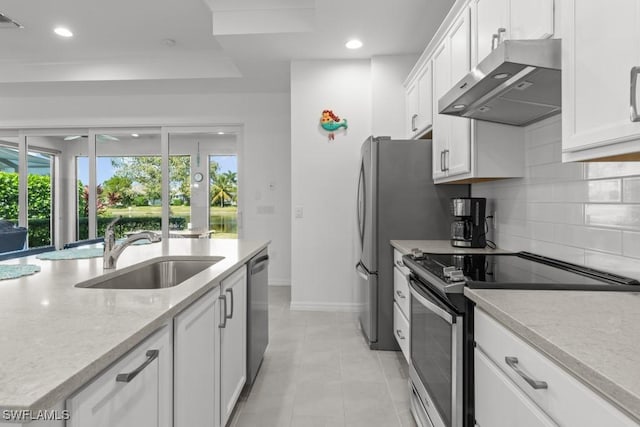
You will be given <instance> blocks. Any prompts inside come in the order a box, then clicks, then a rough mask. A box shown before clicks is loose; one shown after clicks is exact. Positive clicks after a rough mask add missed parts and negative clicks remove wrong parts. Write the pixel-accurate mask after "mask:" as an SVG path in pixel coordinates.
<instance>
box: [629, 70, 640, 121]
mask: <svg viewBox="0 0 640 427" xmlns="http://www.w3.org/2000/svg"><path fill="white" fill-rule="evenodd" d="M638 73H640V67H639V66H635V67H631V84H630V85H629V87H630V92H631V101H630V103H629V104H630V106H631V121H632V122H640V115H638V99H637V97H636V87H637V83H638Z"/></svg>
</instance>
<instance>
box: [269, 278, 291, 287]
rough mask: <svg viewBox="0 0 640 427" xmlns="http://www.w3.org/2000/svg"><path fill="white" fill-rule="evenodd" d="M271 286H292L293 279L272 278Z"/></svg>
mask: <svg viewBox="0 0 640 427" xmlns="http://www.w3.org/2000/svg"><path fill="white" fill-rule="evenodd" d="M269 286H291V280H286V279H271V280H269Z"/></svg>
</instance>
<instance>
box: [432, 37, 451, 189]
mask: <svg viewBox="0 0 640 427" xmlns="http://www.w3.org/2000/svg"><path fill="white" fill-rule="evenodd" d="M449 57H450V54H449V50H448V49H447V43H446V42H445V41H443V42H442V43H441V44H440V46H438V48H437V49H436V50H435V52H434V53H433V95H434V96H433V108H434V110H435V111H436V114H434V117H433V128H434V129H435V132H434V133H433V179H434V180H437V179H441V178H445V177H446V176H447V171H446V169H445V166H446V159H445V157H446V154H447V150H448V148H449V128H450V123H451V116H445V115H444V114H437V108H438V99H439V98H440V97H441V96H442V95H444V94H445V93H446V92H447V90H449V87H450V83H449V82H450V78H449V68H450V65H449V64H450V60H449Z"/></svg>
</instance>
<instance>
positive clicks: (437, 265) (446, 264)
mask: <svg viewBox="0 0 640 427" xmlns="http://www.w3.org/2000/svg"><path fill="white" fill-rule="evenodd" d="M403 262H404V263H405V264H406V265H407V267H409V269H410V270H411V271H412V272H413V273H414V274H415V275H417V276H418V277H421V278H422V279H426V280H428V281H429V280H430V279H431V280H433V276H435V278H436V279H437V280H439V281H440V282H442V283H441V284H442V285H445V286H444V287H445V288H450V289H451V290H452V291H453V289H458V292H460V291H461V289H459V286H447V285H456V284H463V285H464V286H468V287H469V288H475V289H549V290H594V291H595V290H602V291H634V292H640V282H638V281H637V280H635V279H631V278H628V277H623V276H619V275H616V274H612V273H607V272H603V271H598V270H594V269H591V268H588V267H583V266H579V265H576V264H571V263H568V262H564V261H560V260H556V259H552V258H547V257H543V256H540V255H536V254H532V253H528V252H519V253H514V254H499V255H485V254H464V255H459V254H455V255H453V254H421V253H419V252H418V253H416V254H415V255H405V256H404V257H403ZM425 272H427V273H428V274H426V275H425V274H424V273H425Z"/></svg>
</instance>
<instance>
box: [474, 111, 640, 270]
mask: <svg viewBox="0 0 640 427" xmlns="http://www.w3.org/2000/svg"><path fill="white" fill-rule="evenodd" d="M560 153H561V122H560V118H559V116H556V117H554V118H551V119H548V120H546V121H544V122H540V123H537V124H535V125H532V126H530V127H529V128H527V130H526V153H525V156H526V162H525V164H526V165H527V169H526V173H525V177H524V178H520V179H506V180H500V181H492V182H485V183H481V184H473V185H472V193H473V196H474V197H486V198H487V215H490V214H492V213H493V212H496V213H497V215H496V216H497V224H496V225H497V228H496V229H495V230H490V232H489V238H492V240H495V241H496V243H497V244H498V246H500V247H501V248H504V249H509V250H524V251H530V252H534V253H538V254H541V255H546V256H551V257H555V258H559V259H562V260H565V261H569V262H574V263H577V264H583V265H588V266H590V267H593V268H598V269H602V270H606V271H613V272H617V273H619V274H623V275H627V276H631V277H634V278H637V279H640V162H622V163H616V162H607V163H562V162H561V155H560Z"/></svg>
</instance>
